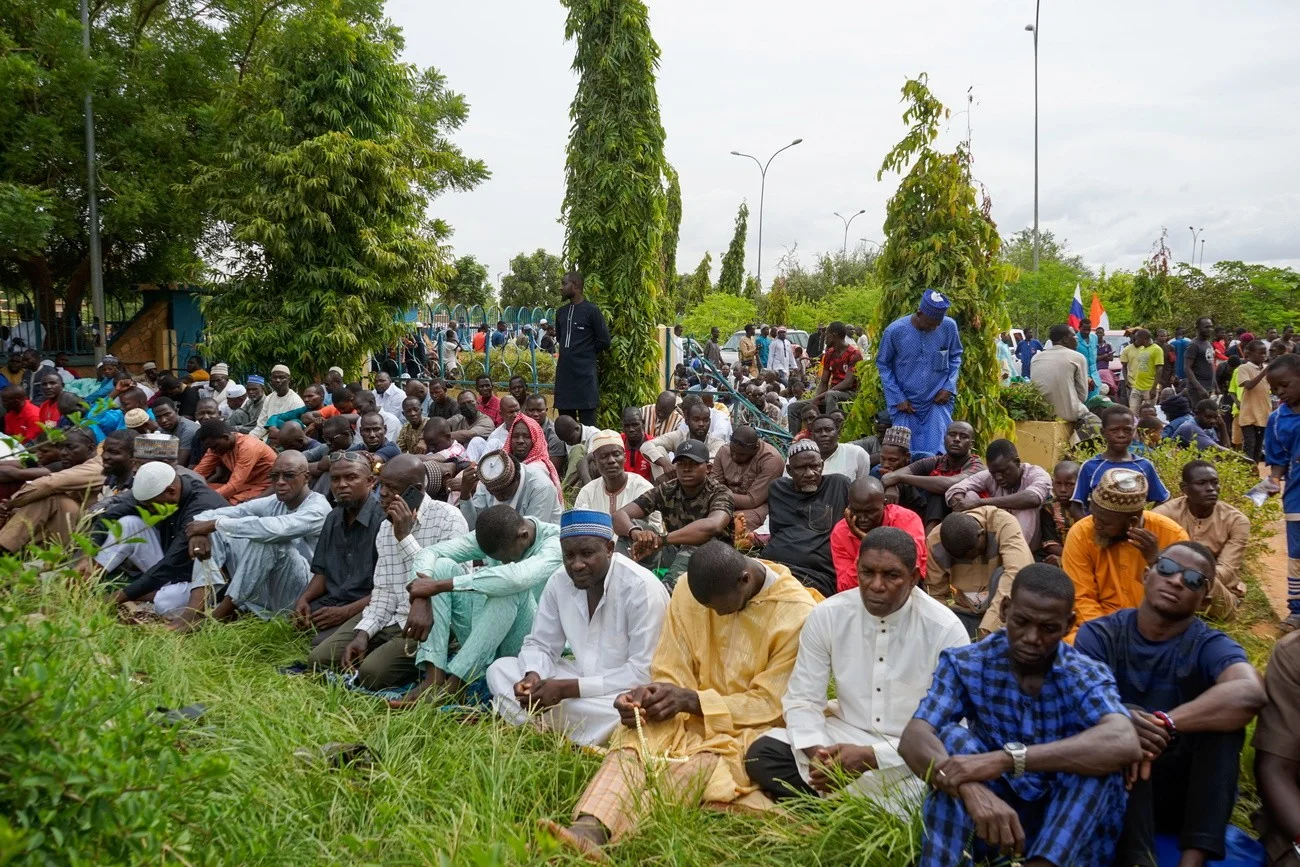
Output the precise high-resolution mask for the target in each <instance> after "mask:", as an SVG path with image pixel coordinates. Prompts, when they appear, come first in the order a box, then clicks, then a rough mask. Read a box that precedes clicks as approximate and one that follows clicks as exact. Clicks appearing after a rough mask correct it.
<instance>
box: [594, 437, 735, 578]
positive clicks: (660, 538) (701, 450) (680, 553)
mask: <svg viewBox="0 0 1300 867" xmlns="http://www.w3.org/2000/svg"><path fill="white" fill-rule="evenodd" d="M688 418H690V416H688ZM709 460H710V459H709V450H708V449H707V448H706V447H705V445H704V443H702V442H700V441H699V440H695V439H690V440H687V441H686V442H684V443H682V444H681V445H679V446H678V447H677V451H676V454H675V455H674V456H673V463H672V467H673V469H674V473H673V475H672V476H667V475H665V477H664V478H661V479H660V480H659V482H658V484H656V485H655V486H654V488H652V489H651V490H649V491H647V492H646V493H644V494H642V495H641V496H639V497H637V498H636V499H635V500H633V501H632V502H631V503H630V504H628V505H626V506H624V507H623V508H621V509H619V510H618V511H617V512H615V513H614V532H615V533H616V534H618V536H619V537H620V538H623V539H627V540H628V542H629V543H630V546H631V547H630V550H629V555H630V556H631V557H632V559H633V560H636V561H637V562H638V563H640V564H641V565H643V566H646V567H647V568H653V569H663V570H665V573H664V575H663V581H664V583H665V584H666V585H667V586H668V587H670V588H671V587H672V586H673V585H674V584H676V583H677V579H678V577H679V576H681V574H682V573H683V572H685V571H686V564H687V563H688V562H690V558H691V554H692V552H693V551H694V550H695V549H696V548H697V547H699V546H700V545H703V544H704V543H705V542H708V541H709V540H710V539H721V540H723V541H725V542H726V543H727V544H731V542H732V529H731V515H732V505H731V492H730V491H728V490H727V489H726V488H724V487H723V486H722V485H720V484H718V483H717V482H715V481H714V480H713V479H711V478H709ZM655 512H658V513H660V515H662V516H663V522H664V527H663V530H659V531H656V530H654V529H653V528H651V527H650V526H649V525H648V524H647V523H646V519H647V518H648V517H649V516H650V515H652V514H654V513H655Z"/></svg>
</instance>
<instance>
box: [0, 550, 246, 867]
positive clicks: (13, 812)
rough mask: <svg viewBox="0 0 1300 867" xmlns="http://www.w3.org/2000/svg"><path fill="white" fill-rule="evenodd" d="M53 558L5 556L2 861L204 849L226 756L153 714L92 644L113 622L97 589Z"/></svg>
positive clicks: (0, 649)
mask: <svg viewBox="0 0 1300 867" xmlns="http://www.w3.org/2000/svg"><path fill="white" fill-rule="evenodd" d="M43 557H44V560H45V561H46V562H45V563H43V564H39V565H38V566H28V565H24V563H23V562H22V561H20V560H18V559H17V558H15V557H4V558H0V670H3V671H4V677H3V679H2V680H0V720H3V725H0V755H3V756H4V760H3V761H0V816H4V817H6V819H7V822H8V824H5V822H4V821H0V863H5V862H7V861H9V860H11V859H12V860H19V861H22V862H24V863H32V864H95V863H108V864H141V863H146V862H155V863H162V862H165V861H174V860H184V859H185V858H186V857H187V856H188V857H189V858H193V857H194V855H193V853H192V850H193V848H194V844H195V833H194V830H193V829H196V828H199V829H201V828H202V826H203V821H202V813H203V811H204V809H205V804H206V802H207V801H208V799H209V798H210V792H211V789H212V784H213V782H214V781H215V780H217V779H218V778H220V777H222V776H223V774H224V770H225V768H226V763H225V760H224V759H223V758H220V757H218V756H217V755H215V754H208V753H204V752H196V753H187V752H186V751H185V750H184V749H183V748H182V745H181V744H180V743H179V741H178V736H177V732H176V731H174V730H169V729H166V728H161V727H160V726H159V725H158V722H157V719H156V718H154V719H151V718H150V716H149V714H148V713H147V711H146V709H145V708H146V705H145V703H143V702H141V701H140V700H139V696H138V695H137V694H136V693H137V691H138V686H137V684H136V683H133V677H132V676H131V673H130V670H129V669H128V668H127V667H126V666H125V664H124V663H123V662H122V661H120V660H116V659H111V658H109V657H108V656H107V655H105V654H103V653H99V652H94V651H93V650H92V647H93V646H94V639H96V637H97V636H98V635H99V634H101V633H103V632H104V631H106V630H110V629H112V628H113V626H112V623H111V621H110V618H109V615H108V614H107V613H106V612H105V611H104V608H103V606H102V604H100V603H98V602H97V600H96V598H95V596H96V594H95V593H93V592H90V591H86V590H84V589H83V590H80V591H79V592H78V591H72V592H65V591H62V590H61V589H51V588H47V587H46V586H45V584H44V583H43V582H44V581H50V582H51V583H54V582H62V581H64V580H66V579H67V578H68V577H69V576H70V575H71V574H72V573H71V572H70V570H66V569H60V568H59V567H60V566H62V565H63V564H64V563H65V562H66V558H65V555H64V553H63V552H61V551H58V550H57V549H54V550H49V551H46V552H44V554H43ZM39 567H43V568H46V569H52V570H53V571H52V572H46V573H45V574H44V575H42V574H41V573H39V572H38V568H39Z"/></svg>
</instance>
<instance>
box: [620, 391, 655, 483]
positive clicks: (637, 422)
mask: <svg viewBox="0 0 1300 867" xmlns="http://www.w3.org/2000/svg"><path fill="white" fill-rule="evenodd" d="M621 422H622V424H621V427H622V437H623V449H624V451H625V452H626V457H625V458H624V463H623V468H624V469H625V470H627V471H628V472H629V473H633V474H635V475H638V476H640V477H641V478H643V479H645V480H646V481H647V482H653V481H654V464H652V463H650V459H649V458H647V457H646V456H645V455H644V454H642V453H641V446H643V445H645V424H644V422H643V421H642V419H641V411H640V410H639V409H637V408H636V407H634V406H628V407H624V408H623V415H622V418H621Z"/></svg>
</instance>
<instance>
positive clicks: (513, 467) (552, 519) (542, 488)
mask: <svg viewBox="0 0 1300 867" xmlns="http://www.w3.org/2000/svg"><path fill="white" fill-rule="evenodd" d="M498 505H506V506H509V507H510V508H512V509H514V510H515V511H516V512H518V513H519V514H521V515H523V516H524V517H528V518H536V519H537V520H539V521H542V522H543V523H546V524H558V523H560V513H561V512H563V511H564V509H563V507H562V506H561V504H560V497H559V492H557V491H556V490H555V484H554V483H553V482H552V481H551V477H550V475H549V474H548V473H547V472H546V470H545V468H543V467H542V465H541V464H523V463H520V462H519V459H518V458H516V457H515V456H514V455H512V454H511V453H510V452H509V451H496V452H489V453H488V454H486V455H484V456H483V460H481V461H479V463H478V466H470V467H469V468H468V469H466V470H465V471H464V472H463V473H461V474H460V502H459V504H458V506H459V508H460V513H461V514H462V515H464V516H465V522H466V523H467V524H468V525H469V528H470V529H471V530H472V529H474V524H475V522H476V521H477V520H478V516H479V515H480V514H482V513H483V512H485V511H487V510H488V509H490V508H492V507H493V506H498Z"/></svg>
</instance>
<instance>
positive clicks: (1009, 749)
mask: <svg viewBox="0 0 1300 867" xmlns="http://www.w3.org/2000/svg"><path fill="white" fill-rule="evenodd" d="M1002 749H1003V750H1004V751H1005V752H1006V754H1007V755H1009V756H1011V764H1012V771H1011V776H1013V777H1022V776H1024V774H1025V757H1026V756H1027V755H1029V747H1027V746H1025V745H1024V744H1022V743H1020V742H1018V741H1012V742H1011V743H1009V744H1003V745H1002Z"/></svg>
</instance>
